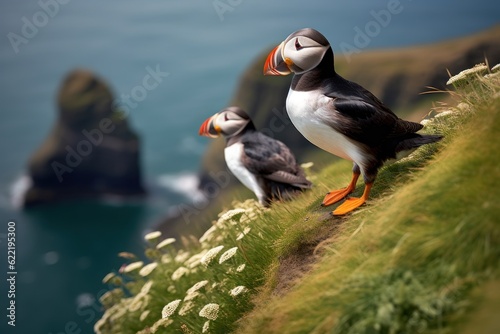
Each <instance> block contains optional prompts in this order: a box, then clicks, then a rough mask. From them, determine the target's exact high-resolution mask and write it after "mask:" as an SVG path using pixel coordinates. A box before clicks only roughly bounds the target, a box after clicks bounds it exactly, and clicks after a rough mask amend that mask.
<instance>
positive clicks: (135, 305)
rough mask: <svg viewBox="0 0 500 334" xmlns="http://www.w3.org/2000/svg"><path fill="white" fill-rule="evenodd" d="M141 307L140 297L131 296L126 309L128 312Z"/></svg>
mask: <svg viewBox="0 0 500 334" xmlns="http://www.w3.org/2000/svg"><path fill="white" fill-rule="evenodd" d="M141 307H142V298H133V299H132V302H131V303H130V304H129V305H128V310H129V311H130V312H135V311H139V310H140V308H141Z"/></svg>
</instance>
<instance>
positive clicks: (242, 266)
mask: <svg viewBox="0 0 500 334" xmlns="http://www.w3.org/2000/svg"><path fill="white" fill-rule="evenodd" d="M245 267H246V264H244V263H243V264H240V265H239V266H238V268H236V271H237V272H239V273H241V272H242V271H243V270H245Z"/></svg>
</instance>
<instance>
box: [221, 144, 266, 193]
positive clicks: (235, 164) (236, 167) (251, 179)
mask: <svg viewBox="0 0 500 334" xmlns="http://www.w3.org/2000/svg"><path fill="white" fill-rule="evenodd" d="M242 155H243V144H242V143H235V144H233V145H231V146H228V147H226V148H225V149H224V158H225V159H226V164H227V167H228V168H229V170H230V171H231V173H233V174H234V176H236V178H237V179H238V180H240V182H241V183H243V184H244V185H245V186H246V187H247V188H248V189H250V190H252V191H253V192H254V193H255V195H256V196H257V198H258V199H259V200H260V201H263V200H264V198H265V194H264V191H263V190H262V189H261V188H260V186H259V183H258V182H257V178H256V177H255V175H254V174H252V173H251V172H250V171H249V170H248V169H246V168H245V166H244V165H243V162H242V161H241V157H242Z"/></svg>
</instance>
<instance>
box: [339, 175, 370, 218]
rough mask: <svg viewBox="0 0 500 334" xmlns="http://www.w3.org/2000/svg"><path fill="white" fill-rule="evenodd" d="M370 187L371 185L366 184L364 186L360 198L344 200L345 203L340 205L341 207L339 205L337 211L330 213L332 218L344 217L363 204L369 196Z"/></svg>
mask: <svg viewBox="0 0 500 334" xmlns="http://www.w3.org/2000/svg"><path fill="white" fill-rule="evenodd" d="M372 185H373V183H367V184H366V185H365V191H364V192H363V195H362V196H361V197H360V198H356V197H351V198H348V199H346V200H345V202H344V203H342V205H340V206H339V207H338V208H337V209H335V211H333V212H332V214H333V215H334V216H340V215H345V214H346V213H349V212H351V211H352V210H354V209H356V208H357V207H359V206H361V205H362V204H363V203H364V202H366V200H367V199H368V196H370V190H371V189H372Z"/></svg>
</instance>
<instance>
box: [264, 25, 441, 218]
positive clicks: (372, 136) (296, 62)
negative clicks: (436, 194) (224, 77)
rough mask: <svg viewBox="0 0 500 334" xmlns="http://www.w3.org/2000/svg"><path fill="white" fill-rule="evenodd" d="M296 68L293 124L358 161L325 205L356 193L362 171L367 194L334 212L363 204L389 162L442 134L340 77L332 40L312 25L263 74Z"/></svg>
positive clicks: (275, 54) (277, 52) (276, 53)
mask: <svg viewBox="0 0 500 334" xmlns="http://www.w3.org/2000/svg"><path fill="white" fill-rule="evenodd" d="M292 72H294V74H295V75H294V77H293V79H292V83H291V86H290V90H289V92H288V96H287V99H286V109H287V112H288V115H289V116H290V119H291V121H292V123H293V124H294V126H295V127H296V128H297V129H298V130H299V132H300V133H301V134H302V135H303V136H304V137H305V138H306V139H308V140H309V141H310V142H311V143H313V144H314V145H316V146H318V147H320V148H321V149H323V150H325V151H327V152H330V153H332V154H334V155H337V156H339V157H341V158H344V159H347V160H351V161H353V163H354V167H353V176H352V180H351V182H350V183H349V185H348V186H347V187H346V188H343V189H340V190H334V191H331V192H329V193H328V194H327V195H326V196H325V198H324V200H323V202H322V205H323V206H327V205H331V204H334V203H336V202H339V201H341V200H342V199H343V198H345V197H346V196H347V195H349V194H350V193H352V192H353V191H354V189H355V187H356V182H357V180H358V177H359V175H360V174H363V178H364V182H365V189H364V192H363V195H362V196H361V197H360V198H354V197H351V198H348V199H347V200H346V201H345V202H344V203H342V205H340V206H339V207H338V208H337V209H336V210H335V211H333V212H332V213H333V215H343V214H346V213H348V212H351V211H352V210H354V209H356V208H357V207H359V206H360V205H362V204H363V203H365V201H366V199H367V198H368V196H369V194H370V190H371V188H372V185H373V182H374V181H375V178H376V177H377V172H378V170H379V168H380V167H381V166H382V165H383V163H384V162H385V161H387V160H391V159H399V158H401V157H403V156H405V155H408V154H409V153H411V152H412V151H413V150H415V149H416V148H418V147H419V146H421V145H424V144H429V143H433V142H436V141H439V140H440V139H441V138H442V136H440V135H420V134H417V133H415V132H417V131H418V130H420V129H422V127H423V125H421V124H419V123H413V122H409V121H405V120H402V119H400V118H399V117H397V116H396V115H395V114H394V113H393V112H392V111H391V110H390V109H389V108H388V107H387V106H385V105H384V104H383V103H382V102H381V101H380V100H379V99H378V98H376V97H375V96H374V95H373V94H372V93H370V92H369V91H368V90H366V89H365V88H363V87H361V86H360V85H358V84H356V83H354V82H351V81H348V80H346V79H344V78H343V77H341V76H340V75H338V74H337V73H336V72H335V67H334V56H333V50H332V48H331V46H330V43H329V42H328V40H327V39H326V38H325V37H324V36H323V35H322V34H321V33H320V32H318V31H316V30H314V29H311V28H306V29H301V30H298V31H296V32H294V33H292V34H291V35H290V36H288V37H287V38H286V39H285V40H284V41H283V42H282V43H281V44H279V45H278V46H277V47H275V48H274V49H273V50H272V51H271V52H270V53H269V55H268V56H267V59H266V62H265V64H264V74H265V75H287V74H290V73H292Z"/></svg>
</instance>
